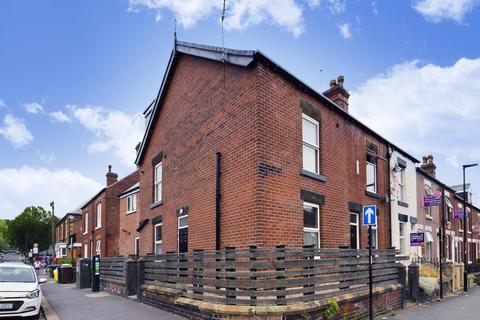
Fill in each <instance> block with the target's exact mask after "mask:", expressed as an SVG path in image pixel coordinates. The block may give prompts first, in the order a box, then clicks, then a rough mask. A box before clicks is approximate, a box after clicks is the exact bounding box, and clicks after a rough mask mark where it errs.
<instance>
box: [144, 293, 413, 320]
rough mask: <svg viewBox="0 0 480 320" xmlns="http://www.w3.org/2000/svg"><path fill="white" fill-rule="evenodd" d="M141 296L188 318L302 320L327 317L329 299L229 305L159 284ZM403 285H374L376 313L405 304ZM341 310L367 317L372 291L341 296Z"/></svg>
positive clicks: (348, 315)
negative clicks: (189, 296)
mask: <svg viewBox="0 0 480 320" xmlns="http://www.w3.org/2000/svg"><path fill="white" fill-rule="evenodd" d="M141 300H142V302H143V303H145V304H148V305H152V306H155V307H158V308H161V309H164V310H168V311H170V312H172V313H175V314H178V315H180V316H183V317H185V318H188V319H228V320H244V319H245V320H246V319H257V320H297V319H298V320H300V319H312V320H313V319H318V320H321V319H324V317H323V312H324V310H325V309H326V308H327V304H326V302H325V301H315V302H313V303H299V304H293V305H286V306H229V305H219V304H212V303H205V302H199V301H195V300H191V299H186V298H182V297H181V292H180V291H178V290H174V289H166V288H161V287H157V286H152V285H148V286H143V287H142V294H141ZM403 302H404V300H403V296H402V287H401V285H399V284H392V285H387V286H382V287H376V288H375V289H374V300H373V306H374V311H375V314H376V315H380V314H385V313H388V312H391V311H393V310H397V309H401V308H403ZM338 305H339V307H340V311H339V313H338V314H337V316H336V317H335V318H334V319H363V318H365V317H368V293H367V292H365V291H362V292H357V293H352V294H345V295H344V296H341V297H339V300H338Z"/></svg>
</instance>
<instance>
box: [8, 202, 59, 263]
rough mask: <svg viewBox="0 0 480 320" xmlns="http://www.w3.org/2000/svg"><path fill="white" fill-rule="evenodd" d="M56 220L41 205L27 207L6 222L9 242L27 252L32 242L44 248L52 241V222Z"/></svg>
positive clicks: (54, 222) (56, 219)
mask: <svg viewBox="0 0 480 320" xmlns="http://www.w3.org/2000/svg"><path fill="white" fill-rule="evenodd" d="M57 221H58V218H57V217H54V216H52V215H51V214H50V213H49V212H48V211H46V210H45V209H43V208H42V207H35V206H32V207H27V208H25V210H23V212H22V213H21V214H20V215H18V216H17V217H16V218H15V219H14V220H12V221H10V222H9V224H8V237H9V239H10V244H11V245H13V246H15V247H16V248H18V249H19V250H20V251H22V252H23V253H28V251H29V250H30V249H31V248H32V246H33V244H34V243H38V247H39V250H45V249H47V248H48V246H49V245H50V244H51V242H52V240H51V237H52V236H51V234H52V231H51V230H52V224H54V225H55V224H56V223H57Z"/></svg>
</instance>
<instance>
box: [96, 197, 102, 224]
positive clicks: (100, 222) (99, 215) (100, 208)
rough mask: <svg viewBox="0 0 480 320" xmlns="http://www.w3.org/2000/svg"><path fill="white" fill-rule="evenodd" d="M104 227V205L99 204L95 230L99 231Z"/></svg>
mask: <svg viewBox="0 0 480 320" xmlns="http://www.w3.org/2000/svg"><path fill="white" fill-rule="evenodd" d="M101 227H102V203H101V202H99V203H97V225H96V227H95V229H99V228H101Z"/></svg>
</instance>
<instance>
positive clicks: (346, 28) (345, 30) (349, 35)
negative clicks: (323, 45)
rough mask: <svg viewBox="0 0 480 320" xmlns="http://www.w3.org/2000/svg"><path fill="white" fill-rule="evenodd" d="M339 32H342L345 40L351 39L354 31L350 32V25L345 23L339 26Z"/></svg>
mask: <svg viewBox="0 0 480 320" xmlns="http://www.w3.org/2000/svg"><path fill="white" fill-rule="evenodd" d="M338 30H339V31H340V35H341V36H342V38H343V39H351V38H352V31H351V30H350V24H349V23H343V24H339V25H338Z"/></svg>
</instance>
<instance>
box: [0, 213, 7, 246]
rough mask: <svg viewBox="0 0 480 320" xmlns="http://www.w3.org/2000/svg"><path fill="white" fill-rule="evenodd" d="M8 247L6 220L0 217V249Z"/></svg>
mask: <svg viewBox="0 0 480 320" xmlns="http://www.w3.org/2000/svg"><path fill="white" fill-rule="evenodd" d="M7 247H8V225H7V221H5V220H2V219H0V251H2V250H5V249H6V248H7Z"/></svg>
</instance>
